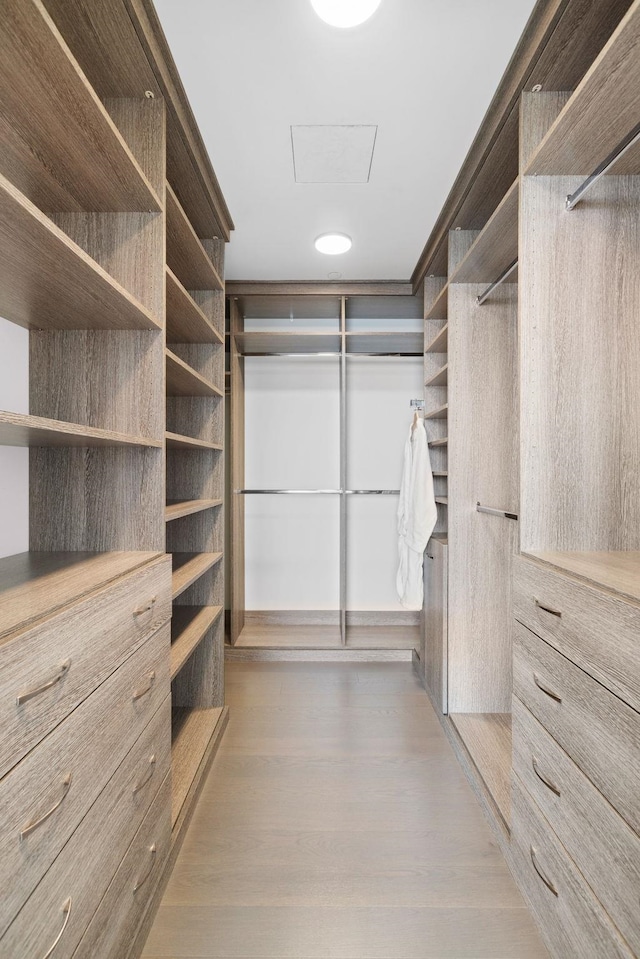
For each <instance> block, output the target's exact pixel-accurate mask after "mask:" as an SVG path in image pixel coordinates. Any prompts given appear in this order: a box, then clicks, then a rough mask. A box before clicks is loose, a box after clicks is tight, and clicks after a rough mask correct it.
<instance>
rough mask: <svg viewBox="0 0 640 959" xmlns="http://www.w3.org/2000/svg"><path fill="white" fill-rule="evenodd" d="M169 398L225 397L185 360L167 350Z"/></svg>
mask: <svg viewBox="0 0 640 959" xmlns="http://www.w3.org/2000/svg"><path fill="white" fill-rule="evenodd" d="M165 359H166V365H167V380H166V384H167V396H218V397H221V396H224V393H223V392H222V390H219V389H218V387H217V386H214V385H213V383H211V382H209V380H207V379H205V377H204V376H201V374H200V373H198V372H196V370H194V369H193V367H191V366H189V364H188V363H185V361H184V360H182V359H180V357H179V356H176V355H175V353H172V352H171V350H167V349H165Z"/></svg>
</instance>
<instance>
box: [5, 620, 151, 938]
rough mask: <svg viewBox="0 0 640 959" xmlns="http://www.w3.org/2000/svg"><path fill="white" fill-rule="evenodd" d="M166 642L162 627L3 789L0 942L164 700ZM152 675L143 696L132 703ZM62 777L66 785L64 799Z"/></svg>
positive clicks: (26, 760)
mask: <svg viewBox="0 0 640 959" xmlns="http://www.w3.org/2000/svg"><path fill="white" fill-rule="evenodd" d="M169 640H170V631H169V625H168V624H167V625H166V626H165V627H163V628H161V629H160V630H159V631H158V632H157V633H156V634H155V635H154V636H153V637H152V638H151V639H150V640H148V641H147V642H146V643H145V644H144V645H143V646H142V647H141V648H140V649H138V651H137V652H136V653H134V655H133V656H131V657H129V659H128V660H127V661H126V662H125V663H124V664H123V665H122V666H120V668H119V669H117V670H116V671H115V672H114V673H113V674H112V675H111V676H110V677H109V679H107V680H106V681H105V682H104V683H102V685H101V686H100V687H99V688H98V689H97V690H96V691H95V693H93V695H91V696H89V697H88V698H87V699H85V701H84V702H83V703H82V704H81V705H80V706H78V708H77V709H75V710H74V711H73V712H72V713H71V715H70V716H69V718H68V719H67V720H66V721H65V722H64V723H61V724H60V725H58V726H57V727H56V729H54V730H53V732H52V733H51V734H50V735H49V736H47V737H46V738H45V739H44V741H43V742H42V743H41V744H40V745H39V746H38V747H37V748H36V749H33V750H32V751H31V752H30V753H29V754H28V756H26V757H25V758H24V759H23V760H22V762H21V763H19V764H18V766H17V767H16V768H15V769H13V770H12V772H10V773H9V774H8V775H7V776H5V777H4V778H3V779H2V781H1V782H0V809H1V812H0V837H1V838H0V855H1V856H2V864H3V865H2V868H3V870H5V874H6V875H8V874H9V873H11V874H12V875H13V880H12V881H11V882H10V883H7V882H5V883H3V891H2V894H1V895H0V906H1V916H2V920H1V921H0V936H2V935H3V934H4V932H5V930H6V928H7V926H8V925H9V924H10V923H11V922H12V921H13V919H14V918H15V916H16V914H17V913H18V911H19V910H20V909H21V907H22V906H23V905H24V903H25V902H26V901H27V899H28V897H29V896H30V895H31V893H32V892H33V890H34V889H35V887H36V885H37V884H38V882H39V881H40V880H41V879H42V877H43V876H44V875H45V873H46V871H47V869H48V868H49V867H50V866H51V864H52V863H53V861H54V860H55V858H56V857H57V856H58V854H59V853H60V851H61V850H62V848H63V846H64V845H65V843H66V842H67V840H68V839H69V837H70V836H71V834H72V833H73V832H74V830H75V829H76V827H77V826H78V825H79V823H80V821H81V820H82V819H83V817H84V815H85V814H86V813H87V811H88V810H89V808H90V807H91V805H92V804H93V802H94V801H95V800H96V799H97V797H98V795H99V793H100V792H101V791H102V789H103V788H104V787H105V786H106V784H107V782H108V781H109V779H110V778H111V776H112V775H113V774H114V773H115V772H116V770H117V768H118V766H119V765H120V763H121V762H122V761H123V760H124V759H125V757H126V756H127V754H128V752H129V750H130V749H131V748H132V747H133V745H134V743H135V741H136V740H137V739H138V737H139V736H140V735H141V733H142V731H143V730H144V728H145V726H146V725H147V724H148V723H149V722H150V721H151V719H152V717H153V716H154V714H155V713H156V712H157V710H158V709H159V707H160V705H161V704H162V703H163V702H164V701H165V700H166V699H167V697H168V695H169V692H170V686H169V662H168V652H169ZM152 673H153V674H154V675H155V679H154V683H153V686H152V688H151V690H150V692H149V693H148V695H146V696H143V697H141V698H140V699H133V695H134V693H135V692H136V691H137V690H139V689H143V688H145V687H146V685H148V683H149V676H150V675H152ZM167 732H168V730H167V728H166V724H165V738H164V742H163V740H162V737H161V736H160V735H158V736H157V747H158V753H157V755H156V761H155V763H154V764H153V765H152V766H151V767H150V768H151V772H152V777H153V778H154V780H155V783H156V787H157V785H158V784H159V783H160V782H161V781H162V778H163V777H164V776H165V775H166V773H167V771H168V769H169V737H168V735H166V733H167ZM65 777H70V787H69V789H68V791H67V792H66V793H65V791H64V786H63V782H64V780H65ZM150 788H152V787H151V786H150V787H149V789H150ZM149 789H147V793H148V792H149ZM63 797H64V798H63ZM58 802H60V805H59V807H58V808H57V809H56V811H55V812H54V813H53V815H52V816H51V817H50V818H48V819H46V820H45V821H44V822H42V824H41V825H40V826H38V828H37V829H35V830H34V831H33V832H31V833H30V834H29V835H27V836H25V838H24V839H21V836H20V833H21V831H22V830H24V829H25V828H26V827H27V826H28V825H30V824H31V823H34V822H36V821H37V820H39V819H40V818H41V817H42V816H44V815H46V813H47V812H48V811H49V810H51V809H52V808H53V807H54V805H55V804H56V803H58Z"/></svg>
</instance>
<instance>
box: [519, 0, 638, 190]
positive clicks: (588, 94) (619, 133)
mask: <svg viewBox="0 0 640 959" xmlns="http://www.w3.org/2000/svg"><path fill="white" fill-rule="evenodd" d="M638 44H640V4H638V3H637V2H636V3H633V4H632V5H631V7H630V9H629V11H628V12H627V14H626V15H625V17H624V18H623V19H622V21H621V22H620V24H619V26H618V28H617V29H616V30H615V32H614V33H613V34H612V36H611V38H610V39H609V42H608V43H607V44H606V46H605V47H604V48H603V49H602V51H601V53H600V55H599V56H598V57H597V59H596V60H595V61H594V62H593V64H592V66H591V68H590V69H589V70H588V72H587V73H586V74H585V76H584V77H583V79H582V81H581V82H580V83H579V85H578V87H577V88H576V90H575V92H574V93H573V95H572V96H571V98H570V99H569V101H568V102H567V104H566V106H565V107H564V109H563V110H562V112H561V113H560V115H559V116H558V118H557V119H556V121H555V123H554V124H553V125H552V127H551V128H550V130H549V132H548V133H547V135H546V136H545V137H544V139H543V140H542V142H541V144H540V146H539V147H538V149H537V150H536V152H535V153H534V155H533V156H532V157H531V159H530V161H529V163H528V165H527V167H526V170H525V174H526V175H527V176H530V175H532V174H536V173H537V174H541V175H545V174H546V175H550V176H568V175H573V174H575V175H576V176H584V177H586V176H589V175H590V174H591V173H593V171H594V170H595V169H596V167H597V166H598V165H599V164H600V163H601V162H602V161H603V160H605V159H606V158H607V157H608V156H609V155H610V154H611V153H612V152H613V151H614V150H615V149H616V147H617V146H618V144H619V143H620V142H621V141H622V140H623V139H624V138H625V137H626V136H627V134H629V133H630V131H631V130H633V128H634V127H635V126H636V124H637V123H638V88H639V87H640V57H639V56H638ZM612 172H614V173H616V174H640V146H639V145H637V144H636V146H635V147H633V148H632V149H631V150H629V151H628V152H627V153H626V154H625V156H624V157H622V158H621V159H620V161H619V162H618V163H617V164H616V165H615V167H614V168H613V169H612ZM585 202H586V201H585Z"/></svg>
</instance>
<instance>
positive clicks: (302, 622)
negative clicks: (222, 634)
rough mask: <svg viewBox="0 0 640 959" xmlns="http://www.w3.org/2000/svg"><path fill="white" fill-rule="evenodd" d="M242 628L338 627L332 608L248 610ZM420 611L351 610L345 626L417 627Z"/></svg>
mask: <svg viewBox="0 0 640 959" xmlns="http://www.w3.org/2000/svg"><path fill="white" fill-rule="evenodd" d="M244 624H245V626H339V625H340V612H339V611H338V610H335V609H250V610H247V611H246V612H245V615H244ZM419 625H420V612H419V611H416V612H414V611H413V610H409V609H400V610H395V609H389V610H386V609H374V610H350V611H349V612H347V626H419Z"/></svg>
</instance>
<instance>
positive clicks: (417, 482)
mask: <svg viewBox="0 0 640 959" xmlns="http://www.w3.org/2000/svg"><path fill="white" fill-rule="evenodd" d="M437 518H438V509H437V507H436V500H435V496H434V492H433V476H432V473H431V461H430V459H429V444H428V442H427V434H426V432H425V428H424V422H423V420H421V419H419V420H418V422H417V423H416V426H415V429H413V427H412V428H411V429H410V431H409V436H408V438H407V442H406V444H405V448H404V467H403V471H402V483H401V485H400V502H399V504H398V553H399V556H400V565H399V567H398V575H397V577H396V588H397V590H398V596H399V597H400V602H401V603H402V605H403V606H404V607H405V609H422V599H423V585H422V562H423V553H424V551H425V549H426V547H427V543H428V542H429V538H430V536H431V534H432V532H433V528H434V526H435V525H436V520H437Z"/></svg>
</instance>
